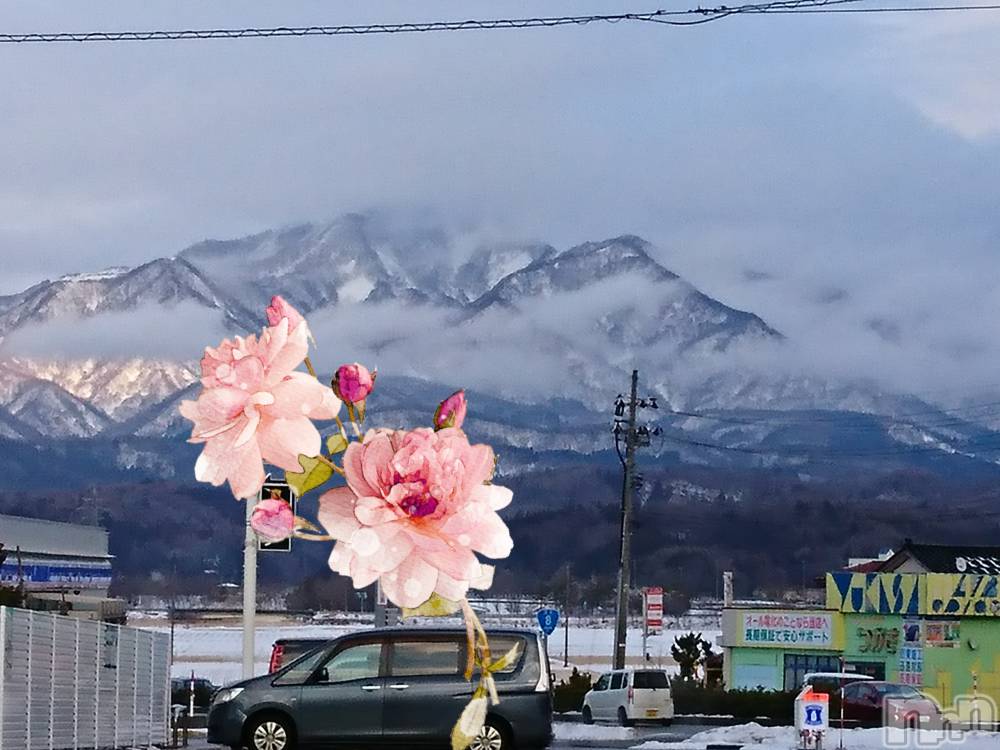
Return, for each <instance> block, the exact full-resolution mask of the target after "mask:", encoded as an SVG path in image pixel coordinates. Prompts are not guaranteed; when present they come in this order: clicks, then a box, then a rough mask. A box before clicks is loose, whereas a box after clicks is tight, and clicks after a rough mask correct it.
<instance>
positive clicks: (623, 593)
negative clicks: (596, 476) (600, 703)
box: [614, 370, 639, 669]
mask: <svg viewBox="0 0 1000 750" xmlns="http://www.w3.org/2000/svg"><path fill="white" fill-rule="evenodd" d="M638 390H639V371H638V370H632V397H631V398H630V399H629V401H628V423H627V425H626V428H625V467H624V468H625V471H624V473H623V476H622V510H621V542H620V545H619V555H618V606H617V607H616V609H615V658H614V668H615V669H624V668H625V641H626V639H627V637H628V594H629V581H630V580H631V579H630V577H629V563H630V562H631V558H632V473H633V472H634V471H635V412H636V408H637V407H638ZM616 426H617V425H616ZM615 442H616V444H617V441H615Z"/></svg>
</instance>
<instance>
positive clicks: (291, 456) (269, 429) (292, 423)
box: [257, 417, 322, 471]
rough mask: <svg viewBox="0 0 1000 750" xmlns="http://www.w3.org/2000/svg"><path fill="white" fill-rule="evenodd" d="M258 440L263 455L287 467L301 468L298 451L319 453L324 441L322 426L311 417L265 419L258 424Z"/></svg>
mask: <svg viewBox="0 0 1000 750" xmlns="http://www.w3.org/2000/svg"><path fill="white" fill-rule="evenodd" d="M257 443H258V444H259V445H260V452H261V454H262V455H263V456H264V459H265V460H266V461H267V462H268V463H270V464H274V465H275V466H280V467H281V468H282V469H284V470H285V471H302V466H301V465H300V464H299V455H300V454H301V455H303V456H316V455H318V454H319V449H320V445H321V443H322V441H321V439H320V435H319V430H317V429H316V426H315V425H314V424H313V423H312V422H311V421H309V418H308V417H298V418H297V419H264V420H261V423H260V426H259V427H258V428H257Z"/></svg>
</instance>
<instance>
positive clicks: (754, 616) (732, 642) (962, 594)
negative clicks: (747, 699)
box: [721, 542, 1000, 706]
mask: <svg viewBox="0 0 1000 750" xmlns="http://www.w3.org/2000/svg"><path fill="white" fill-rule="evenodd" d="M873 567H875V566H873ZM998 587H1000V548H996V547H988V548H985V547H953V546H941V545H914V544H912V543H910V542H907V544H905V545H904V546H903V548H902V549H901V550H900V551H899V552H897V553H896V554H894V555H893V556H892V557H891V558H889V559H888V560H887V561H885V562H880V563H878V564H877V569H874V570H865V571H861V572H858V571H851V570H848V571H844V572H836V573H828V574H827V576H826V603H825V606H824V607H817V608H813V609H779V608H773V609H772V608H759V607H758V608H740V607H729V608H727V609H725V610H724V612H723V623H722V629H723V632H722V640H721V644H722V646H723V649H724V664H725V666H724V679H725V684H726V686H727V687H729V688H734V689H736V688H747V689H753V688H756V687H763V688H765V689H775V690H781V689H784V690H797V689H798V688H799V687H801V685H802V679H803V677H804V676H805V674H806V673H808V672H818V671H829V672H839V671H848V672H857V673H859V674H866V675H869V676H871V677H873V678H875V679H878V680H888V681H891V682H899V683H905V684H908V685H913V686H915V687H917V688H919V689H921V690H922V691H923V692H925V693H927V694H929V695H932V696H933V697H934V698H936V699H937V700H938V701H939V702H940V703H941V704H942V705H944V706H949V705H952V703H953V701H954V700H955V698H956V697H957V696H960V695H986V696H989V697H991V698H993V699H994V700H995V701H997V703H1000V592H998Z"/></svg>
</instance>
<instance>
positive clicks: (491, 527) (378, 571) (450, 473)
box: [319, 428, 513, 607]
mask: <svg viewBox="0 0 1000 750" xmlns="http://www.w3.org/2000/svg"><path fill="white" fill-rule="evenodd" d="M493 466H494V458H493V450H492V449H491V448H490V447H489V446H488V445H470V444H469V440H468V438H467V437H466V436H465V433H463V432H462V431H461V430H457V429H455V428H445V429H443V430H440V431H438V432H435V431H433V430H430V429H418V430H412V431H409V432H406V431H390V430H372V431H370V432H368V434H367V435H365V439H364V442H362V443H351V445H350V446H349V447H348V448H347V451H346V452H345V454H344V471H345V472H346V475H347V487H339V488H337V489H335V490H330V491H329V492H327V493H325V494H324V495H323V496H322V497H321V498H320V510H319V520H320V523H322V524H323V526H324V527H326V530H327V532H328V533H329V534H330V535H331V536H332V537H334V538H335V539H337V540H338V541H337V543H336V545H335V546H334V548H333V552H332V553H331V555H330V567H331V568H332V569H333V570H334V571H335V572H337V573H341V574H343V575H346V576H350V577H351V578H353V579H354V585H355V587H357V588H363V587H364V586H367V585H369V584H371V583H372V582H374V581H375V580H376V579H379V578H380V579H381V581H382V589H383V591H385V594H386V596H387V597H388V598H389V599H390V600H391V601H393V602H394V603H396V604H397V605H399V606H401V607H418V606H420V605H421V604H423V603H424V602H425V601H427V599H428V598H429V597H430V596H431V594H432V593H434V592H437V593H438V594H439V595H440V596H442V597H444V598H445V599H449V600H451V601H457V600H459V599H462V598H463V597H464V596H465V595H466V592H467V591H468V590H469V588H470V587H471V588H489V586H490V584H491V582H492V577H493V568H492V566H489V565H483V564H482V563H480V562H479V559H478V558H477V557H476V553H477V552H478V553H480V554H483V555H485V556H487V557H492V558H501V557H507V555H509V554H510V550H511V547H512V546H513V542H512V541H511V538H510V532H509V531H508V530H507V526H506V525H505V524H504V522H503V521H502V520H501V519H500V516H499V515H497V510H499V509H500V508H503V507H505V506H506V505H507V504H508V503H510V501H511V496H512V493H511V491H510V490H509V489H507V488H505V487H498V486H496V485H492V484H485V482H486V481H488V480H489V478H490V477H491V476H492V474H493Z"/></svg>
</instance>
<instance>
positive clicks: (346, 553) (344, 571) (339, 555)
mask: <svg viewBox="0 0 1000 750" xmlns="http://www.w3.org/2000/svg"><path fill="white" fill-rule="evenodd" d="M353 557H354V556H353V555H352V554H351V548H350V547H349V546H348V545H347V543H346V542H336V543H335V544H334V545H333V549H332V550H331V551H330V559H329V560H328V563H329V565H330V570H332V571H333V572H334V573H339V574H340V575H342V576H350V575H351V560H352V559H353Z"/></svg>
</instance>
